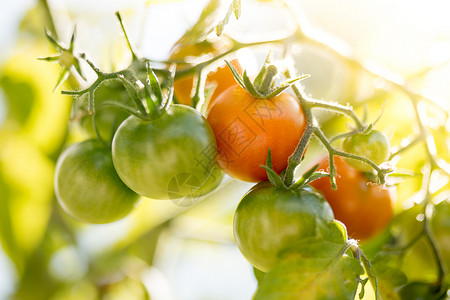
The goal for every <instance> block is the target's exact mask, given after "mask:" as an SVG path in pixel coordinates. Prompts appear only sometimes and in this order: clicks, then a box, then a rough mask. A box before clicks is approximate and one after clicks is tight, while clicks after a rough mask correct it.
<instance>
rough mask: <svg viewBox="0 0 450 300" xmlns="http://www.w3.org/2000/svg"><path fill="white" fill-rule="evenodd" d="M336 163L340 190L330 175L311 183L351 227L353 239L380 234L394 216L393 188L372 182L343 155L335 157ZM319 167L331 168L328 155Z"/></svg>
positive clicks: (339, 218)
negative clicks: (334, 188) (332, 184)
mask: <svg viewBox="0 0 450 300" xmlns="http://www.w3.org/2000/svg"><path fill="white" fill-rule="evenodd" d="M334 165H335V167H336V174H337V176H336V185H337V189H336V190H333V189H332V188H331V184H330V180H329V179H328V178H327V177H323V178H319V179H317V180H314V181H313V182H312V183H311V186H313V187H314V188H316V189H317V190H318V191H320V192H321V193H322V194H323V195H324V196H325V199H327V201H328V202H329V203H330V205H331V208H332V209H333V212H334V215H335V217H336V219H337V220H339V221H341V222H343V223H344V224H345V225H346V226H347V230H348V235H349V236H350V237H351V238H355V239H360V240H365V239H368V238H370V237H372V236H374V235H376V234H377V233H379V232H380V231H382V230H383V229H384V228H385V227H386V226H387V225H388V224H389V222H390V221H391V219H392V217H393V193H392V190H390V189H387V188H383V187H382V186H380V185H376V184H373V183H370V182H369V181H368V179H366V178H365V177H364V175H363V174H362V173H361V172H360V171H358V170H357V169H355V168H353V167H352V166H350V165H348V164H347V162H346V161H345V160H344V159H343V158H342V157H340V156H335V157H334ZM319 170H321V171H327V172H328V171H329V161H328V156H327V157H325V158H323V159H322V161H321V162H320V165H319Z"/></svg>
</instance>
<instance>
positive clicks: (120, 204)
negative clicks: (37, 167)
mask: <svg viewBox="0 0 450 300" xmlns="http://www.w3.org/2000/svg"><path fill="white" fill-rule="evenodd" d="M55 192H56V197H57V199H58V202H59V204H60V205H61V207H62V208H63V209H64V211H65V212H67V213H68V214H69V215H71V216H72V217H74V218H76V219H78V220H80V221H84V222H89V223H96V224H100V223H109V222H114V221H117V220H119V219H121V218H123V217H125V216H126V215H128V214H129V213H130V212H131V210H132V209H133V207H134V206H135V203H136V201H137V199H138V195H137V194H136V193H134V192H133V191H132V190H130V189H129V188H128V187H127V186H126V185H125V184H124V183H123V182H122V181H121V180H120V178H119V176H118V175H117V173H116V170H115V169H114V166H113V163H112V159H111V152H110V151H109V149H107V148H105V147H104V146H103V145H102V144H101V143H100V142H99V141H98V140H88V141H85V142H82V143H78V144H74V145H72V146H71V147H69V148H68V149H67V150H65V151H64V152H63V153H62V154H61V156H60V157H59V159H58V163H57V165H56V172H55Z"/></svg>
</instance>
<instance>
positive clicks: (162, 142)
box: [112, 105, 222, 199]
mask: <svg viewBox="0 0 450 300" xmlns="http://www.w3.org/2000/svg"><path fill="white" fill-rule="evenodd" d="M216 153H217V150H216V143H215V140H214V135H213V132H212V130H211V127H210V126H209V125H208V123H207V122H206V120H205V119H204V118H203V117H202V116H201V114H200V113H199V112H197V111H195V110H194V109H192V108H190V107H188V106H185V105H173V106H170V107H169V108H168V109H167V111H164V112H162V115H161V116H158V117H156V118H155V119H152V120H143V119H140V118H138V117H136V116H131V117H129V118H128V119H127V120H125V121H124V122H123V123H122V124H121V125H120V127H119V129H118V130H117V132H116V134H115V136H114V140H113V145H112V157H113V162H114V166H115V168H116V170H117V173H118V174H119V176H120V178H121V179H122V180H123V181H124V182H125V184H126V185H128V186H129V187H130V188H131V189H132V190H134V191H135V192H136V193H138V194H140V195H142V196H145V197H149V198H155V199H176V198H181V197H192V198H196V197H199V196H202V195H204V194H207V193H208V192H211V191H212V190H213V189H214V188H216V187H217V186H218V184H219V183H220V181H221V179H222V176H221V171H220V169H218V168H216V167H215V157H216Z"/></svg>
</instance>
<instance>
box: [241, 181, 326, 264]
mask: <svg viewBox="0 0 450 300" xmlns="http://www.w3.org/2000/svg"><path fill="white" fill-rule="evenodd" d="M333 219H334V217H333V211H332V210H331V208H330V205H329V204H328V203H327V202H326V200H325V199H324V198H323V197H322V196H321V195H320V194H319V193H317V192H315V191H313V190H312V189H299V190H286V189H280V188H276V187H274V186H273V185H272V184H270V183H269V182H262V183H259V184H257V185H256V186H254V187H253V188H252V189H251V190H250V191H249V192H248V193H247V194H246V195H245V196H244V197H243V198H242V200H241V202H240V203H239V205H238V207H237V209H236V213H235V215H234V227H233V228H234V237H235V239H236V244H237V245H238V247H239V249H240V250H241V252H242V254H243V255H244V257H245V258H246V259H247V260H248V261H249V262H250V263H251V264H252V265H253V266H254V267H255V268H257V269H259V270H261V271H263V272H268V271H270V270H271V269H272V268H273V267H274V266H275V265H276V263H277V261H278V258H279V257H278V256H279V254H280V253H281V252H282V251H283V250H286V249H288V248H290V247H292V246H293V245H295V244H296V243H298V242H299V241H300V240H301V239H304V238H307V237H314V236H315V234H316V232H317V226H318V222H324V223H327V222H331V221H332V220H333Z"/></svg>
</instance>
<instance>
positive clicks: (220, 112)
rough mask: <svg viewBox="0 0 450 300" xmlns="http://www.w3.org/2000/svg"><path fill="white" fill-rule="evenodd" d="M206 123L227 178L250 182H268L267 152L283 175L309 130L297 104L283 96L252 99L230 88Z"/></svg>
mask: <svg viewBox="0 0 450 300" xmlns="http://www.w3.org/2000/svg"><path fill="white" fill-rule="evenodd" d="M207 120H208V121H209V123H210V124H211V127H212V129H213V131H214V134H215V136H216V141H217V151H218V156H217V161H218V164H219V166H220V167H221V168H222V169H223V170H224V171H225V173H227V174H228V175H230V176H232V177H234V178H237V179H240V180H244V181H250V182H260V181H264V180H267V174H266V171H265V170H264V169H263V168H261V165H265V164H266V158H267V153H268V149H269V148H270V149H271V152H272V163H273V168H274V170H275V171H276V172H277V173H281V172H282V171H283V170H284V169H285V168H286V167H287V160H288V157H289V156H290V155H291V154H292V153H293V152H294V150H295V148H296V147H297V144H298V142H299V141H300V138H301V137H302V135H303V132H304V131H305V128H306V120H305V116H304V114H303V110H302V108H301V107H300V104H299V103H298V101H297V100H296V99H295V98H294V97H293V96H292V95H290V94H287V93H281V94H280V95H278V96H276V97H274V98H272V99H257V98H254V97H252V96H251V95H250V94H249V93H248V92H247V91H245V90H244V89H243V88H242V87H241V86H239V85H235V86H233V87H230V88H229V89H227V90H226V91H225V92H223V93H222V94H220V96H219V97H218V98H217V99H216V100H215V101H214V103H213V104H212V105H211V108H210V110H209V113H208V116H207Z"/></svg>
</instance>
